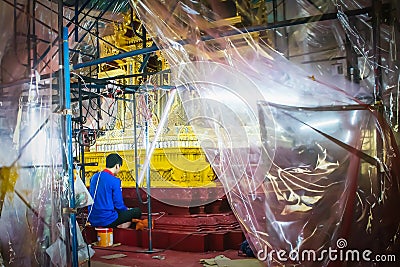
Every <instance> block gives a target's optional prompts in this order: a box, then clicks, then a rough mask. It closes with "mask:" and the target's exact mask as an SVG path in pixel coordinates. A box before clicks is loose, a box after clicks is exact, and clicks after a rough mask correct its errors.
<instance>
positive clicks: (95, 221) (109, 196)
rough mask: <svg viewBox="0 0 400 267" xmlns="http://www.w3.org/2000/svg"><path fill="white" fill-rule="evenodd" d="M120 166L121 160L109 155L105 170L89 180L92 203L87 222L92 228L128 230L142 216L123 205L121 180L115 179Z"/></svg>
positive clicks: (118, 157) (137, 209)
mask: <svg viewBox="0 0 400 267" xmlns="http://www.w3.org/2000/svg"><path fill="white" fill-rule="evenodd" d="M121 166H122V158H121V157H120V156H119V155H118V154H116V153H112V154H109V155H108V156H107V158H106V169H105V170H103V171H102V172H98V173H96V174H94V175H93V176H92V178H91V180H90V188H89V192H90V195H91V196H92V198H93V201H94V203H93V205H91V206H89V215H88V220H89V222H90V224H91V225H92V226H97V227H107V228H114V227H118V228H128V227H130V226H131V223H132V219H139V218H140V217H141V215H142V212H141V211H140V209H139V208H130V209H128V208H127V207H126V206H125V204H124V200H123V198H122V186H121V180H120V179H119V178H117V177H115V175H117V174H118V172H119V171H120V169H121Z"/></svg>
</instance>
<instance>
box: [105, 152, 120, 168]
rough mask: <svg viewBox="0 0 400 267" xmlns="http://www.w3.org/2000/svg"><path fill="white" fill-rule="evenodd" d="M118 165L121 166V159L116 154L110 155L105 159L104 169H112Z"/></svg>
mask: <svg viewBox="0 0 400 267" xmlns="http://www.w3.org/2000/svg"><path fill="white" fill-rule="evenodd" d="M117 164H119V166H122V158H121V156H120V155H118V154H116V153H111V154H110V155H108V156H107V158H106V168H113V167H114V166H115V165H117Z"/></svg>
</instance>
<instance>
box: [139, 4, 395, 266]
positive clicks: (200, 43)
mask: <svg viewBox="0 0 400 267" xmlns="http://www.w3.org/2000/svg"><path fill="white" fill-rule="evenodd" d="M250 2H251V1H249V2H245V1H243V3H242V2H241V1H236V2H235V3H236V5H235V4H233V5H232V6H230V7H227V6H225V7H223V6H220V5H224V4H226V5H228V4H229V3H233V1H225V2H218V3H219V4H220V5H219V4H217V2H216V1H168V2H167V1H151V0H149V1H132V5H133V7H134V8H135V10H136V13H137V14H138V16H139V18H140V19H141V20H142V21H143V23H144V25H145V27H146V29H147V30H148V32H149V33H150V34H151V35H152V36H153V37H154V41H155V43H156V44H157V46H158V47H160V48H161V49H162V52H163V53H164V55H165V57H166V58H167V60H168V62H169V64H170V65H171V73H172V80H173V82H174V85H175V86H176V88H177V90H178V93H179V95H180V98H181V101H182V104H183V106H184V109H185V112H186V115H187V118H188V123H189V124H190V125H191V126H192V127H193V129H194V131H195V133H196V135H197V137H198V138H199V141H200V143H201V146H202V148H203V150H204V151H205V153H206V155H207V158H208V160H209V162H210V163H211V164H212V167H213V169H214V171H215V172H216V173H217V176H218V178H219V179H220V181H221V182H222V184H223V185H224V189H225V193H226V195H227V197H228V200H229V202H230V205H231V208H232V210H233V212H234V213H235V215H236V217H237V219H238V220H239V221H240V223H241V226H242V228H243V230H244V233H245V235H246V237H247V239H248V240H249V241H250V244H251V247H252V249H253V251H254V253H255V254H256V255H258V257H259V259H261V260H263V261H265V262H266V263H267V264H270V265H282V264H294V265H301V266H306V265H310V266H326V265H328V264H329V263H330V262H333V261H336V263H339V264H350V265H352V264H355V265H357V264H362V266H367V265H373V264H374V263H373V262H372V261H373V260H375V259H377V258H376V256H378V257H379V256H382V255H383V256H382V257H381V258H380V259H383V258H385V259H386V260H388V261H393V259H394V258H393V256H394V257H396V256H397V257H399V251H400V246H399V245H400V244H399V243H398V235H399V229H400V228H399V226H400V225H399V223H400V215H399V214H398V213H397V212H395V210H396V206H398V205H399V204H400V203H399V201H400V200H399V199H400V198H399V197H400V192H399V188H400V187H399V185H400V184H399V182H400V181H399V179H400V176H399V175H400V172H399V166H400V162H399V158H398V155H399V154H398V153H399V151H398V145H397V144H396V141H395V138H394V134H393V131H392V129H391V128H390V125H392V126H395V125H393V124H390V123H392V121H390V122H389V124H388V123H386V120H385V118H384V117H385V116H386V117H387V115H388V113H386V112H383V113H382V112H379V111H377V110H376V108H377V107H380V106H379V104H380V102H379V99H378V98H377V94H376V92H377V91H376V86H382V87H383V86H384V84H386V83H387V82H389V81H390V79H387V77H386V76H383V77H382V80H381V81H378V80H376V79H374V75H373V74H372V73H374V72H373V71H374V69H376V66H377V65H376V63H377V61H374V56H376V54H374V53H375V52H376V51H378V50H377V49H376V46H374V43H373V42H372V41H371V39H365V38H364V37H365V36H368V35H369V33H372V32H371V31H372V28H371V27H369V28H368V25H370V24H368V23H369V22H368V21H367V17H366V16H365V15H363V16H358V17H351V18H350V19H351V20H356V21H357V23H347V22H348V20H349V17H347V15H345V11H346V10H347V9H346V8H350V9H354V8H363V7H367V6H369V5H370V3H368V1H365V2H364V1H360V2H356V1H340V3H339V1H336V2H335V3H336V4H337V5H334V4H333V3H330V2H329V3H327V4H325V5H323V6H316V5H314V6H311V4H312V3H313V2H312V1H296V3H297V5H290V6H289V5H287V6H286V9H285V11H283V12H281V13H280V14H291V18H296V17H303V16H304V15H305V14H309V15H318V14H322V12H330V11H332V12H337V15H338V18H339V19H338V20H336V19H335V20H329V21H322V22H313V23H310V24H305V25H304V26H293V27H292V26H291V27H288V28H282V27H280V28H278V29H276V30H272V33H273V34H275V37H271V35H269V33H271V32H269V33H268V32H267V33H265V34H264V32H261V33H260V32H259V33H257V34H254V33H252V31H251V29H252V27H253V26H254V23H255V24H257V23H258V22H257V18H259V19H260V20H262V19H264V20H265V21H264V23H265V22H268V17H267V18H262V17H257V16H256V17H255V19H254V21H252V22H246V21H244V22H242V24H237V27H234V26H232V25H231V23H230V22H229V20H224V18H227V14H225V13H227V12H228V13H229V12H231V13H232V14H233V15H237V14H242V16H243V17H251V16H249V15H248V14H247V13H246V10H252V11H254V10H255V9H249V7H248V6H246V5H250ZM256 2H257V3H258V4H260V5H263V3H264V2H262V1H256ZM251 3H253V2H251ZM275 3H276V2H275ZM265 5H266V6H265V8H266V9H268V8H270V7H271V5H272V3H270V2H269V1H267V2H265ZM338 9H339V10H338ZM264 11H265V10H264ZM267 11H268V10H267ZM276 12H277V11H276ZM232 14H230V15H232ZM267 14H268V12H267ZM276 14H278V12H277V13H276ZM228 17H229V16H228ZM275 18H276V17H275ZM276 19H278V20H279V18H276ZM286 19H287V18H286ZM246 23H249V24H248V25H246ZM366 25H367V26H366ZM357 26H359V27H361V28H362V29H363V30H364V31H361V30H360V29H357V28H356V27H357ZM365 26H366V27H367V29H365V28H363V27H365ZM239 27H240V29H239ZM283 29H284V30H285V31H286V33H285V35H286V37H285V38H286V39H287V40H288V43H283V45H284V46H283V47H281V46H280V44H282V43H279V42H278V41H279V40H280V37H279V34H277V32H278V31H279V32H280V34H281V35H282V32H283ZM345 33H346V34H347V35H345ZM380 34H384V33H383V32H381V33H380ZM346 38H347V39H348V40H350V42H346ZM375 40H376V39H375ZM345 42H346V43H345ZM268 43H269V44H271V45H274V46H275V48H276V49H278V50H279V49H280V48H282V49H281V50H280V51H281V52H282V54H281V53H278V52H277V51H275V50H274V49H272V48H271V46H270V45H268ZM349 43H350V44H351V45H350V49H349V48H348V47H347V48H346V47H344V46H345V45H347V46H348V44H349ZM384 43H385V40H383V41H382V44H384ZM378 45H379V44H378ZM327 46H329V47H332V49H331V51H330V52H329V53H326V51H324V50H323V49H321V48H324V47H325V48H326V47H327ZM374 47H375V48H374ZM345 49H347V53H348V54H351V52H350V51H351V49H353V50H354V51H356V52H355V53H354V54H352V55H355V57H356V62H355V63H354V62H352V63H353V66H352V67H353V70H351V62H350V63H349V62H347V63H346V64H343V62H342V61H340V59H337V60H331V59H332V53H333V55H339V56H347V55H346V54H345V53H344V52H345V51H346V50H345ZM378 49H379V48H378ZM332 51H333V52H332ZM372 52H374V53H372ZM292 53H294V54H295V55H299V56H298V58H300V59H301V60H295V59H294V60H293V61H292V62H291V61H289V60H287V58H285V57H284V56H283V55H286V57H288V58H290V59H293V54H292ZM326 57H327V58H328V59H326ZM304 59H306V60H304ZM310 59H311V60H310ZM304 61H306V62H304ZM295 62H296V63H304V64H303V65H301V66H299V65H297V64H295ZM332 62H333V63H335V64H338V63H340V64H342V66H344V67H345V68H346V67H348V74H347V76H348V78H349V79H347V80H346V79H345V78H344V76H343V75H340V74H341V73H338V72H337V71H336V70H337V69H336V68H334V65H332ZM380 67H383V68H384V69H388V72H387V73H389V74H388V75H389V76H391V75H392V74H390V73H391V72H393V71H394V72H395V73H397V70H395V69H391V68H390V64H388V61H385V60H383V59H382V64H381V66H380ZM332 69H333V70H335V71H332ZM375 73H376V72H375ZM360 76H361V79H360V78H359V77H360ZM380 78H381V77H380ZM377 82H380V83H379V84H378V85H377ZM385 88H387V87H386V86H385ZM394 88H395V90H398V87H394ZM392 98H393V99H395V100H394V101H393V102H394V103H395V106H396V105H397V101H398V98H397V96H395V95H394V96H392ZM374 102H375V104H376V105H375V106H373V105H370V104H371V103H374ZM386 108H388V106H386ZM392 108H393V104H390V105H389V109H392ZM393 114H394V115H393ZM392 115H393V116H398V112H397V113H395V112H392ZM161 126H162V125H161ZM394 128H395V127H394ZM357 255H358V258H357ZM364 256H365V257H364ZM345 262H347V263H345Z"/></svg>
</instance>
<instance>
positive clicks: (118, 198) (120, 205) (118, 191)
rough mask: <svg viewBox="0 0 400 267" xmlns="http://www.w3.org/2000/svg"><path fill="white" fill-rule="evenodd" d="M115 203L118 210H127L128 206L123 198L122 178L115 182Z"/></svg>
mask: <svg viewBox="0 0 400 267" xmlns="http://www.w3.org/2000/svg"><path fill="white" fill-rule="evenodd" d="M113 203H114V207H115V209H116V210H117V211H122V210H127V209H128V208H127V207H126V206H125V204H124V200H123V198H122V187H121V180H119V179H118V178H117V179H116V182H115V183H113Z"/></svg>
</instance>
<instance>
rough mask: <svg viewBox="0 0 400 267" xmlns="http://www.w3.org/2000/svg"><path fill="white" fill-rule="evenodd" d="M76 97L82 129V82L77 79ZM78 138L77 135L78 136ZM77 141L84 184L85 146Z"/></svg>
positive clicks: (80, 127) (81, 127) (81, 128)
mask: <svg viewBox="0 0 400 267" xmlns="http://www.w3.org/2000/svg"><path fill="white" fill-rule="evenodd" d="M78 90H79V92H78V98H79V129H80V130H81V131H82V130H83V105H82V96H83V95H82V84H81V81H80V80H78ZM78 138H79V137H78ZM78 143H79V148H80V151H81V153H80V154H81V155H80V161H81V164H82V166H81V173H80V174H81V179H82V181H83V183H84V184H86V183H85V182H86V181H85V146H84V145H83V144H81V143H80V142H78Z"/></svg>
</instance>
